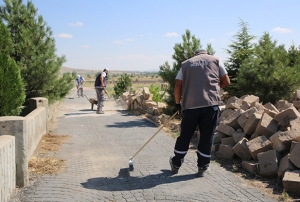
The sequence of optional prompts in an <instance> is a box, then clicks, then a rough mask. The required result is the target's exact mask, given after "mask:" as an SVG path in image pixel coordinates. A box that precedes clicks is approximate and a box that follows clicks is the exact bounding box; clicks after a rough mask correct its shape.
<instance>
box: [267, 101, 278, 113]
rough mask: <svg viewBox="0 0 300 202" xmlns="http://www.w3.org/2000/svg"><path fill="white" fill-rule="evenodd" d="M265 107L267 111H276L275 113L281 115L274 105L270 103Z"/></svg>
mask: <svg viewBox="0 0 300 202" xmlns="http://www.w3.org/2000/svg"><path fill="white" fill-rule="evenodd" d="M264 107H265V108H266V109H269V110H271V111H274V112H277V113H279V111H278V109H277V108H276V107H275V106H274V105H273V104H272V103H270V102H268V103H266V104H264Z"/></svg>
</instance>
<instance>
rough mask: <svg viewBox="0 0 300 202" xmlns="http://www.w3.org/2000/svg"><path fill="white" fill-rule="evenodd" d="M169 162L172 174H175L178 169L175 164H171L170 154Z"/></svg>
mask: <svg viewBox="0 0 300 202" xmlns="http://www.w3.org/2000/svg"><path fill="white" fill-rule="evenodd" d="M169 163H170V166H171V170H172V173H173V174H177V173H178V170H179V167H177V166H175V165H174V164H173V161H172V156H171V157H170V160H169Z"/></svg>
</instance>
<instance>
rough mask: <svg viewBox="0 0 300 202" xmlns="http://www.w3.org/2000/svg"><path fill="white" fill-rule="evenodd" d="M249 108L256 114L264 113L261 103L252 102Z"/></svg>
mask: <svg viewBox="0 0 300 202" xmlns="http://www.w3.org/2000/svg"><path fill="white" fill-rule="evenodd" d="M251 108H255V109H256V113H258V114H263V113H264V111H265V110H264V106H263V105H262V104H261V103H258V102H253V103H252V104H251V105H250V109H251Z"/></svg>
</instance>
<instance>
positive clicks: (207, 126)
mask: <svg viewBox="0 0 300 202" xmlns="http://www.w3.org/2000/svg"><path fill="white" fill-rule="evenodd" d="M218 117H219V108H218V106H209V107H203V108H196V109H187V110H184V112H183V116H182V121H181V132H180V136H179V137H178V138H177V140H176V143H175V148H174V154H175V156H174V157H173V158H172V161H173V164H174V165H175V166H177V167H180V166H181V164H182V163H183V160H184V157H185V155H186V154H187V152H188V149H189V145H190V141H191V139H192V136H193V134H194V132H195V130H196V128H197V126H198V128H199V130H200V140H199V142H198V148H197V149H198V150H197V157H198V162H197V166H198V167H204V168H206V167H208V166H209V163H210V159H211V151H212V144H213V137H214V133H215V129H216V126H217V122H218Z"/></svg>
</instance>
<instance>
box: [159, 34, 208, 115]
mask: <svg viewBox="0 0 300 202" xmlns="http://www.w3.org/2000/svg"><path fill="white" fill-rule="evenodd" d="M182 40H183V42H182V43H176V44H175V46H174V48H173V49H174V51H175V53H174V54H173V55H172V58H173V59H174V60H175V62H174V63H173V67H171V66H170V65H169V63H168V62H165V64H163V65H161V66H160V67H159V69H160V70H159V72H158V74H159V76H160V77H161V78H162V79H163V80H164V81H165V82H167V83H168V84H169V88H168V89H167V93H168V94H169V95H170V96H168V98H167V99H166V102H167V105H168V106H169V109H167V111H165V113H170V112H171V111H170V107H172V106H174V105H175V100H174V96H173V94H174V87H175V78H176V75H177V73H178V71H179V69H180V67H181V63H182V62H183V61H185V60H187V59H189V58H191V57H193V56H194V52H195V51H196V50H198V49H200V48H201V47H202V46H201V44H200V39H197V38H196V37H195V36H194V35H191V32H190V31H189V30H186V32H185V34H183V35H182Z"/></svg>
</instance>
